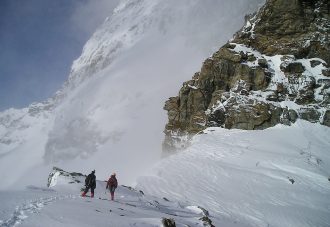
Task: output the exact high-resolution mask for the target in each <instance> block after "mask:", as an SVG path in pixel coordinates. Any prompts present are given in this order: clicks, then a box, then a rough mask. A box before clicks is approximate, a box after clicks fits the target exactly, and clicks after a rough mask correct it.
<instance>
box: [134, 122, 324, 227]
mask: <svg viewBox="0 0 330 227" xmlns="http://www.w3.org/2000/svg"><path fill="white" fill-rule="evenodd" d="M329 135H330V129H329V128H328V127H325V126H321V125H319V124H311V123H308V122H306V121H298V122H297V123H295V124H294V125H293V126H290V127H289V126H283V125H277V126H276V127H273V128H269V129H266V130H260V131H243V130H226V129H221V128H208V129H206V130H205V131H204V133H201V134H199V135H197V136H195V137H194V138H193V141H192V145H191V147H189V148H188V149H187V150H185V151H184V152H181V153H179V154H176V155H173V156H171V157H169V158H167V159H166V160H164V161H162V162H160V163H159V164H158V165H157V166H156V167H155V170H154V172H155V174H154V175H151V176H146V177H141V178H140V179H139V181H138V187H137V188H138V189H141V190H143V191H145V192H146V193H148V194H153V195H156V196H160V195H162V196H164V195H165V196H166V197H167V198H170V199H174V200H179V201H189V202H190V203H193V204H200V205H201V206H202V207H204V208H206V209H207V210H209V211H210V216H211V217H212V216H215V217H217V218H216V219H214V220H215V222H214V223H215V226H222V221H224V220H228V219H229V220H231V221H232V222H236V223H240V224H239V226H260V227H261V226H277V227H282V226H287V227H289V226H295V227H298V226H299V227H303V226H310V227H312V226H319V227H326V226H330V200H329V198H330V152H329V151H330V137H329Z"/></svg>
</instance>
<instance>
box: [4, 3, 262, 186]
mask: <svg viewBox="0 0 330 227" xmlns="http://www.w3.org/2000/svg"><path fill="white" fill-rule="evenodd" d="M263 2H264V1H263V0H251V1H245V0H237V1H235V2H234V3H233V2H232V1H229V0H223V1H213V0H206V1H205V0H180V1H174V0H169V1H161V0H155V1H147V0H122V1H120V2H119V5H118V7H117V8H116V9H115V10H114V12H113V13H111V12H109V18H107V19H106V20H105V21H104V23H103V24H102V25H101V26H100V27H99V28H98V29H97V30H96V32H95V34H94V35H93V36H92V37H91V39H90V40H89V41H88V42H87V43H86V45H85V47H84V49H83V51H82V54H81V56H80V57H79V58H78V59H77V60H76V61H75V62H74V63H73V66H72V70H71V74H70V75H69V78H68V80H67V82H66V83H65V84H64V85H63V88H62V89H61V90H60V91H58V92H57V93H56V94H55V95H54V97H52V98H50V99H49V100H47V101H45V102H43V103H35V104H32V105H30V106H29V107H27V108H25V109H21V110H15V109H10V110H6V111H4V112H2V113H0V178H1V179H4V180H3V183H2V184H1V185H0V188H9V187H22V186H24V185H27V184H31V182H28V181H27V180H26V179H27V178H26V176H27V175H31V174H33V175H34V176H35V177H34V180H35V181H36V182H34V183H38V181H39V183H43V182H44V181H43V180H40V179H44V178H46V177H47V176H46V173H47V172H48V170H49V169H50V168H51V167H52V163H57V165H59V166H61V167H63V168H65V169H68V170H72V171H80V172H84V171H85V170H86V169H94V168H96V167H97V168H98V169H97V170H98V174H99V176H102V177H105V176H107V175H108V173H109V171H110V172H111V171H113V170H116V171H118V172H120V173H121V178H122V180H123V181H124V182H125V183H132V182H133V181H134V180H135V179H136V177H137V176H138V175H139V174H141V173H142V172H143V171H144V170H145V169H147V168H148V167H149V166H150V163H152V162H154V161H155V160H158V159H159V156H160V153H161V140H162V137H163V136H162V131H163V126H164V124H165V121H166V116H165V113H164V111H163V110H162V105H163V102H164V100H165V99H166V97H168V96H171V95H174V94H175V91H176V90H177V89H178V87H179V86H180V83H182V81H184V80H186V79H187V78H189V77H190V76H191V75H192V74H193V73H194V72H195V71H196V70H198V68H199V67H200V64H201V62H202V60H203V59H205V58H206V57H207V56H209V55H210V54H211V53H212V52H213V51H214V50H216V49H217V47H218V46H219V45H221V44H222V43H224V42H225V41H226V40H227V39H228V38H230V37H231V36H232V34H233V33H234V32H235V31H237V30H238V29H239V28H240V27H241V26H242V25H243V22H244V15H245V14H247V13H249V12H253V11H255V10H256V9H257V8H258V6H259V4H260V3H263ZM8 172H10V175H11V177H10V178H9V177H7V174H8ZM17 182H19V184H17Z"/></svg>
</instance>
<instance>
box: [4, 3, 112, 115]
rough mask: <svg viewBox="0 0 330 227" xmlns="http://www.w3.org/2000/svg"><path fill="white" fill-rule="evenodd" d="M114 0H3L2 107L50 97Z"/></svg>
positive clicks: (24, 105) (21, 104)
mask: <svg viewBox="0 0 330 227" xmlns="http://www.w3.org/2000/svg"><path fill="white" fill-rule="evenodd" d="M117 2H118V1H117V0H98V1H93V0H56V1H54V0H27V1H25V0H1V1H0V111H3V110H5V109H7V108H11V107H14V108H22V107H26V106H28V105H29V104H31V103H32V102H40V101H43V100H45V99H47V98H49V97H51V96H52V95H53V94H54V93H55V92H56V91H57V90H58V89H59V88H60V87H61V85H62V84H63V82H64V81H65V80H66V79H67V77H68V75H69V72H70V67H71V64H72V62H73V60H74V59H76V58H77V57H79V55H80V53H81V50H82V47H83V45H84V43H85V42H86V41H87V40H88V39H89V37H90V36H91V35H92V34H93V32H94V31H95V29H96V28H97V26H98V25H100V24H101V23H102V22H103V21H104V19H105V18H106V17H107V16H110V15H111V12H112V10H113V8H114V6H115V5H116V3H117Z"/></svg>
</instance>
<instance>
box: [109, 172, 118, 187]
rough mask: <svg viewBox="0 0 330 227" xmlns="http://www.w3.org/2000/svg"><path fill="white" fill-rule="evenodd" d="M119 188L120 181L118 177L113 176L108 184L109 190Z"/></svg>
mask: <svg viewBox="0 0 330 227" xmlns="http://www.w3.org/2000/svg"><path fill="white" fill-rule="evenodd" d="M117 186H118V181H117V178H116V176H115V175H111V177H110V178H109V180H108V183H107V188H110V187H115V188H117Z"/></svg>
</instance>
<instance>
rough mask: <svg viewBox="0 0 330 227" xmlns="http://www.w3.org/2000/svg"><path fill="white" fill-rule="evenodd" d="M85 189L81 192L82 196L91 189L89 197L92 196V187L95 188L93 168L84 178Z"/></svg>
mask: <svg viewBox="0 0 330 227" xmlns="http://www.w3.org/2000/svg"><path fill="white" fill-rule="evenodd" d="M85 187H86V188H85V190H84V192H83V193H82V194H81V196H82V197H85V196H86V193H87V192H88V191H89V189H91V197H92V198H93V197H94V189H95V188H96V176H95V170H93V171H92V172H91V173H90V174H89V175H88V176H87V177H86V179H85Z"/></svg>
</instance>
